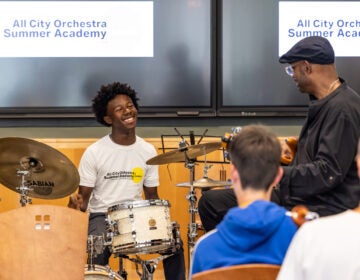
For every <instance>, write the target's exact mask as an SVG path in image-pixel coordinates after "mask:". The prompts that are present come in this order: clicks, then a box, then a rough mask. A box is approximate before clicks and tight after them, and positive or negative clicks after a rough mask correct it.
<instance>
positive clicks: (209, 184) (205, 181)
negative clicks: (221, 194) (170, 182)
mask: <svg viewBox="0 0 360 280" xmlns="http://www.w3.org/2000/svg"><path fill="white" fill-rule="evenodd" d="M230 185H231V182H228V181H215V180H213V179H210V178H206V177H203V178H201V179H199V180H196V181H194V182H193V186H194V188H215V187H225V186H230ZM176 186H177V187H191V183H190V182H185V183H179V184H177V185H176Z"/></svg>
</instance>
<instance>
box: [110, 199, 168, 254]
mask: <svg viewBox="0 0 360 280" xmlns="http://www.w3.org/2000/svg"><path fill="white" fill-rule="evenodd" d="M169 209H170V204H169V202H168V201H167V200H158V199H152V200H137V201H131V202H126V203H122V204H119V205H115V206H112V207H110V208H109V209H108V222H109V223H110V231H112V235H113V240H112V245H111V247H112V252H113V253H118V254H123V255H126V254H137V253H157V252H160V251H163V250H166V249H168V248H170V247H171V246H172V245H173V243H174V238H173V234H172V224H171V222H170V212H169Z"/></svg>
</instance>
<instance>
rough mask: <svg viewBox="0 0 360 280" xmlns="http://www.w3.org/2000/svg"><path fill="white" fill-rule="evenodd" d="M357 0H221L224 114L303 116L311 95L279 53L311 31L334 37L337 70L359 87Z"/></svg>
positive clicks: (220, 106)
mask: <svg viewBox="0 0 360 280" xmlns="http://www.w3.org/2000/svg"><path fill="white" fill-rule="evenodd" d="M359 10H360V2H359V1H278V0H256V1H253V0H226V1H220V2H219V6H218V17H219V20H218V22H219V25H221V26H220V27H219V30H220V32H219V33H220V35H219V36H220V37H221V38H220V39H219V41H220V42H221V44H220V48H221V52H220V56H219V63H218V64H219V69H218V77H219V86H218V90H219V99H218V115H220V116H244V117H246V116H286V117H287V116H294V117H296V116H304V115H305V114H306V112H307V107H308V102H309V96H308V94H304V93H300V92H299V91H298V89H297V87H296V84H295V83H294V81H293V80H292V78H291V77H289V76H287V75H286V73H285V71H284V66H286V65H283V64H280V63H279V62H278V59H279V56H280V55H282V54H283V53H285V52H286V51H287V50H289V49H290V48H291V47H292V46H293V45H294V44H295V43H296V42H298V41H299V40H301V39H302V38H304V37H307V36H311V35H318V36H323V37H326V38H327V39H329V41H330V42H331V43H332V45H333V47H334V50H335V54H336V59H335V63H336V67H337V70H338V72H339V76H340V77H342V78H344V79H345V80H346V81H347V82H348V84H349V85H350V86H351V87H352V88H353V89H354V90H356V91H357V92H360V79H359V78H358V76H359V74H358V73H359V69H360V46H359V45H360V22H359V19H358V11H359Z"/></svg>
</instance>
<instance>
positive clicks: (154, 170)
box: [144, 146, 160, 187]
mask: <svg viewBox="0 0 360 280" xmlns="http://www.w3.org/2000/svg"><path fill="white" fill-rule="evenodd" d="M155 156H157V153H156V150H155V147H154V146H151V148H150V153H149V159H150V158H153V157H155ZM159 184H160V183H159V166H158V165H147V168H146V174H145V178H144V186H145V187H158V186H159Z"/></svg>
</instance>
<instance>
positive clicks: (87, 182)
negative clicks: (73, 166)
mask: <svg viewBox="0 0 360 280" xmlns="http://www.w3.org/2000/svg"><path fill="white" fill-rule="evenodd" d="M95 162H96V160H95V158H94V157H93V154H92V153H91V151H90V150H89V149H87V150H85V152H84V154H83V155H82V157H81V160H80V164H79V176H80V186H84V187H90V188H93V187H95V183H96V178H97V177H96V176H97V171H96V166H95Z"/></svg>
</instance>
